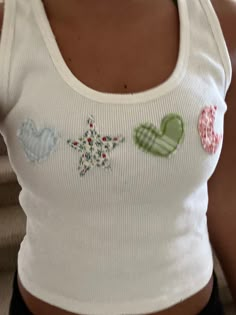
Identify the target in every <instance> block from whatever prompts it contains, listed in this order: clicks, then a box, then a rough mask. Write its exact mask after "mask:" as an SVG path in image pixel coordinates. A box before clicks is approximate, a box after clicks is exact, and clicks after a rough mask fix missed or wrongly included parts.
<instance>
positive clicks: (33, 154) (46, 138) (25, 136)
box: [17, 119, 59, 162]
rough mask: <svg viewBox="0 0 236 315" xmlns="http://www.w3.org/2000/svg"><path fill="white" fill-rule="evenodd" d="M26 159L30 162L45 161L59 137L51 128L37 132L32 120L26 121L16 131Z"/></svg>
mask: <svg viewBox="0 0 236 315" xmlns="http://www.w3.org/2000/svg"><path fill="white" fill-rule="evenodd" d="M17 137H18V138H19V140H20V141H21V143H22V145H23V148H24V151H25V154H26V157H27V158H28V159H29V160H30V161H31V162H40V161H45V160H46V159H47V158H48V157H49V155H50V153H51V152H52V151H53V150H54V149H55V147H56V144H57V142H58V139H59V136H58V135H57V133H56V132H55V130H54V129H52V128H42V129H40V130H37V128H36V125H35V123H34V121H33V120H31V119H26V120H25V121H24V122H23V123H22V125H21V127H20V128H19V129H18V130H17Z"/></svg>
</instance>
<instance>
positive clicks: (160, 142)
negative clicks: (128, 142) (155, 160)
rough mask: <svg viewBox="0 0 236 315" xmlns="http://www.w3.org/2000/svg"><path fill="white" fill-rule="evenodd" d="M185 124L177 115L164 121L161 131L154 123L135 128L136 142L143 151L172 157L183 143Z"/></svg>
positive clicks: (172, 115)
mask: <svg viewBox="0 0 236 315" xmlns="http://www.w3.org/2000/svg"><path fill="white" fill-rule="evenodd" d="M183 138H184V123H183V120H182V118H181V117H180V116H179V115H177V114H169V115H167V116H165V117H164V118H163V119H162V122H161V127H160V130H158V129H157V127H156V126H155V125H153V124H152V123H144V124H141V125H140V126H138V127H137V128H135V130H134V142H135V144H136V145H137V146H138V147H139V148H140V149H141V150H143V151H145V152H147V153H151V154H153V155H155V156H161V157H170V156H171V155H172V154H173V153H174V152H175V151H176V150H177V148H178V146H179V145H180V144H181V143H182V141H183Z"/></svg>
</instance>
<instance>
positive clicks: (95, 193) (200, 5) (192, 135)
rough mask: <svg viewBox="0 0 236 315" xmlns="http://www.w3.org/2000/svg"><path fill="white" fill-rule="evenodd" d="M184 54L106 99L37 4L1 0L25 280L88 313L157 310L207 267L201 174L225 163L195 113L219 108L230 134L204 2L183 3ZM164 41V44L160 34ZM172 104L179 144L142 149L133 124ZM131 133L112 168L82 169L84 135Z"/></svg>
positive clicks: (6, 125) (159, 115) (5, 108)
mask: <svg viewBox="0 0 236 315" xmlns="http://www.w3.org/2000/svg"><path fill="white" fill-rule="evenodd" d="M178 5H179V14H180V24H181V25H180V27H181V38H180V51H179V57H178V62H177V65H176V68H175V70H174V71H173V73H172V75H171V76H170V77H169V78H168V79H167V80H166V81H165V82H164V83H162V84H161V85H159V86H157V87H155V88H153V89H149V90H147V91H143V92H140V93H132V94H110V93H103V92H99V91H95V90H93V89H92V88H90V87H88V86H86V85H84V84H83V83H82V82H81V81H79V80H78V79H77V78H75V76H73V74H72V73H71V72H70V70H69V68H68V67H67V65H66V63H65V62H64V60H63V58H62V55H61V54H60V51H59V48H58V46H57V43H56V40H55V37H54V35H53V33H52V30H51V28H50V24H49V22H48V20H47V17H46V14H45V11H44V7H43V4H42V2H41V0H6V1H5V10H4V24H3V29H2V36H1V37H2V38H1V45H0V73H1V78H0V117H1V124H0V131H1V133H2V134H3V137H4V140H5V142H6V145H7V148H8V154H9V159H10V162H11V165H12V168H13V170H14V171H15V173H16V175H17V179H18V182H19V184H20V185H21V187H22V190H21V192H20V195H19V202H20V205H21V207H22V209H23V211H24V212H25V214H26V216H27V226H26V235H25V237H24V239H23V240H22V243H21V245H20V250H19V254H18V272H19V276H20V279H21V281H22V283H23V285H24V287H25V288H26V289H27V290H28V291H29V292H31V293H32V294H33V295H35V296H36V297H38V298H40V299H41V300H43V301H45V302H47V303H50V304H52V305H54V306H57V307H60V308H62V309H64V310H67V311H70V312H75V313H80V314H88V315H121V314H126V315H127V314H128V315H130V314H141V313H148V312H154V311H160V310H163V309H165V308H168V307H171V306H173V305H174V304H176V303H178V302H180V301H181V300H184V299H187V298H188V297H190V296H192V295H193V294H195V293H196V292H198V291H199V290H200V289H202V288H203V287H204V286H205V285H206V284H207V282H208V281H209V279H210V277H211V274H212V271H213V259H212V249H211V245H210V242H209V236H208V230H207V217H206V212H207V208H208V191H207V181H208V179H209V178H210V177H211V176H212V174H213V173H214V170H215V168H216V166H217V163H218V160H219V157H220V153H221V150H222V144H223V142H221V143H220V145H219V147H218V149H217V151H216V153H215V154H209V153H208V152H206V151H205V150H204V148H203V146H202V143H201V139H200V136H199V132H198V128H197V126H198V118H199V115H200V113H201V111H202V110H203V108H204V107H205V106H214V105H216V106H217V111H216V121H215V125H214V128H215V132H216V133H218V134H222V135H223V131H224V115H225V113H226V110H227V104H226V103H225V96H226V93H227V90H228V88H229V86H230V83H231V80H232V67H231V63H230V57H229V53H228V49H227V46H226V42H225V40H224V36H223V33H222V30H221V26H220V23H219V20H218V18H217V15H216V13H215V11H214V9H213V6H212V4H211V2H210V0H197V1H196V0H178ZM160 44H161V43H160ZM170 113H175V114H178V115H180V116H181V117H182V119H183V122H184V139H183V142H182V143H181V144H180V145H179V147H178V149H177V151H176V152H175V153H174V154H173V155H171V156H170V157H169V158H165V157H160V156H154V155H152V154H150V153H147V152H145V151H143V150H141V149H140V148H139V147H138V146H137V145H136V144H135V143H134V140H133V132H134V129H135V128H136V127H137V126H139V125H140V124H142V123H146V122H148V123H152V124H154V125H155V126H156V127H157V129H158V128H159V127H160V124H161V121H162V119H163V117H164V116H166V115H168V114H170ZM89 115H92V116H93V117H94V119H95V124H96V130H97V131H98V132H99V133H100V134H101V135H103V136H111V137H115V136H119V135H122V136H123V137H124V138H125V141H124V142H122V143H120V144H119V145H118V146H117V147H116V148H114V149H113V150H112V151H111V152H110V156H109V161H110V165H111V169H110V170H106V169H104V168H102V167H97V166H94V167H92V168H91V169H90V170H89V171H88V172H87V173H86V174H85V175H84V176H80V170H78V166H79V161H80V157H81V153H80V152H79V151H76V150H74V149H73V148H71V147H70V146H69V145H68V143H67V140H68V139H79V138H80V137H82V136H83V135H84V134H85V132H86V131H87V130H88V123H87V120H88V118H89Z"/></svg>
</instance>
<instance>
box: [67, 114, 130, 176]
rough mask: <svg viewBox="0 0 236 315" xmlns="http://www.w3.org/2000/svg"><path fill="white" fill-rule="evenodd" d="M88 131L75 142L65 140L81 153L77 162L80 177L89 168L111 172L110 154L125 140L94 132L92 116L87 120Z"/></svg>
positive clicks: (121, 137) (94, 126)
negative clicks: (100, 168) (96, 167)
mask: <svg viewBox="0 0 236 315" xmlns="http://www.w3.org/2000/svg"><path fill="white" fill-rule="evenodd" d="M87 123H88V126H89V130H87V131H86V132H85V133H84V135H83V136H82V137H80V138H79V139H76V140H71V139H68V140H67V144H69V145H70V146H71V147H72V148H73V149H75V150H77V151H79V152H81V153H82V155H81V157H80V160H79V167H78V170H80V176H84V175H85V174H86V173H87V172H88V171H89V170H90V169H91V168H93V167H95V166H98V167H102V168H105V169H106V170H111V165H110V152H111V151H112V150H113V149H114V148H116V147H117V146H118V145H119V144H120V143H122V142H124V141H125V138H124V137H123V136H121V135H119V136H114V137H112V136H101V135H100V134H99V133H98V132H97V131H96V124H95V119H94V117H93V116H92V115H90V116H89V118H88V120H87Z"/></svg>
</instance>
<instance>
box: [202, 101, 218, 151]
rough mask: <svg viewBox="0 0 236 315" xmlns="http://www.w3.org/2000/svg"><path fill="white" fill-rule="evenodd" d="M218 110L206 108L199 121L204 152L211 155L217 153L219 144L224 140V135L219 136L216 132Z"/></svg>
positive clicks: (210, 107) (212, 107)
mask: <svg viewBox="0 0 236 315" xmlns="http://www.w3.org/2000/svg"><path fill="white" fill-rule="evenodd" d="M216 110H217V106H206V107H204V109H203V110H202V112H201V114H200V117H199V121H198V131H199V134H200V137H201V142H202V146H203V148H204V150H205V151H206V152H207V153H210V154H214V153H216V151H217V149H218V147H219V144H220V142H221V141H222V139H223V136H222V135H218V134H216V133H215V131H214V124H215V114H216Z"/></svg>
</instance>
